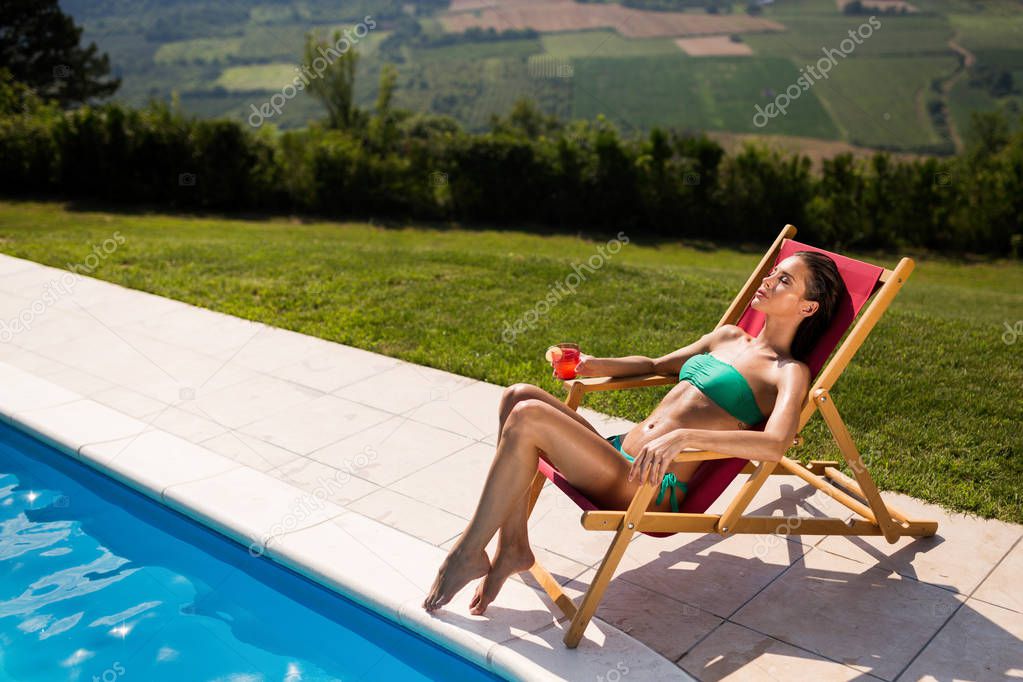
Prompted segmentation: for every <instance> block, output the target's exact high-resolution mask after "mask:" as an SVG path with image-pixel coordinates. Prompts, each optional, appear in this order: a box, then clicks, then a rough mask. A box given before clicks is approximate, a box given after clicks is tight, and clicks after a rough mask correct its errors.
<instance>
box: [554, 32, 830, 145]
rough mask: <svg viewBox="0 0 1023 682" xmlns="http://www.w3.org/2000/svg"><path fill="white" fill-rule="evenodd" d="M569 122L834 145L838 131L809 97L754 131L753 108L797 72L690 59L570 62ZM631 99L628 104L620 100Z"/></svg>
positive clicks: (752, 62)
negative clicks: (600, 120) (602, 121)
mask: <svg viewBox="0 0 1023 682" xmlns="http://www.w3.org/2000/svg"><path fill="white" fill-rule="evenodd" d="M573 63H574V66H575V76H574V78H573V79H572V82H573V86H574V87H573V89H574V92H573V102H574V104H573V111H572V113H573V116H575V117H580V118H592V117H594V116H596V115H597V114H598V113H604V114H605V115H607V116H608V118H609V119H611V120H613V121H616V122H618V123H622V122H627V123H628V124H630V126H635V127H644V126H653V125H660V126H677V127H680V128H684V127H690V128H696V129H706V130H724V131H735V132H747V133H755V132H770V133H773V134H777V135H803V136H807V137H822V138H827V139H835V138H836V137H837V136H838V131H837V130H836V129H835V127H834V126H833V125H832V123H831V121H830V119H829V118H828V114H827V113H826V112H825V110H824V109H823V108H822V107H821V104H820V102H819V101H818V100H817V96H816V95H815V93H814V91H812V90H811V91H809V92H805V93H803V94H802V96H801V97H800V98H798V99H797V100H795V101H794V103H793V104H792V106H791V107H790V108H789V110H788V115H786V116H778V117H777V118H774V119H772V120H771V121H770V122H769V125H768V126H767V127H766V128H763V129H762V128H757V127H756V126H755V125H754V123H753V116H754V114H755V109H754V105H756V104H759V105H761V106H766V105H767V104H768V102H770V101H772V100H773V98H774V95H770V96H767V95H766V94H765V93H767V92H769V91H773V92H774V93H779V92H781V91H783V90H784V89H785V88H786V87H788V86H789V85H791V84H792V83H795V82H796V79H797V78H798V77H799V72H798V70H797V69H796V67H795V66H794V65H793V64H792V63H791V62H789V61H788V60H787V59H783V58H780V57H765V58H760V57H757V58H755V59H750V58H749V57H719V58H714V59H709V58H700V59H695V58H691V57H686V56H684V55H682V54H681V51H680V52H679V54H678V55H677V56H674V57H667V56H662V57H630V58H620V59H610V58H599V59H598V58H591V59H577V60H574V61H573ZM624 92H627V93H629V97H628V98H623V97H621V93H624Z"/></svg>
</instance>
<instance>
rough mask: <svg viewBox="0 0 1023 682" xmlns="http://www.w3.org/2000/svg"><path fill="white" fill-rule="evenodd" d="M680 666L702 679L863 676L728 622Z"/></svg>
mask: <svg viewBox="0 0 1023 682" xmlns="http://www.w3.org/2000/svg"><path fill="white" fill-rule="evenodd" d="M678 665H679V666H680V667H681V668H682V669H683V670H686V671H687V672H689V673H691V674H692V675H693V676H694V677H696V678H697V679H699V680H702V681H703V682H716V681H717V680H728V681H729V682H747V680H748V681H749V682H761V681H762V682H776V681H777V680H814V681H815V682H818V681H819V682H846V681H847V680H862V679H864V676H863V674H862V673H860V672H859V671H857V670H854V669H853V668H850V667H847V666H844V665H842V664H840V663H836V662H834V661H829V660H827V659H826V658H822V657H820V656H817V655H816V654H812V653H810V652H809V651H804V650H803V649H799V648H797V647H794V646H792V645H790V644H786V643H785V642H781V641H779V640H777V639H774V638H773V637H768V636H767V635H764V634H761V633H759V632H756V631H754V630H750V629H749V628H746V627H743V626H741V625H736V624H735V623H728V622H726V623H723V624H722V625H721V627H719V628H718V629H716V630H714V632H712V633H711V635H710V636H709V637H707V638H706V639H705V640H703V641H702V642H700V643H699V644H697V645H696V646H695V647H694V648H693V649H692V650H691V651H689V652H688V653H687V654H686V655H685V656H684V657H683V658H682V659H681V660H680V661H679V662H678Z"/></svg>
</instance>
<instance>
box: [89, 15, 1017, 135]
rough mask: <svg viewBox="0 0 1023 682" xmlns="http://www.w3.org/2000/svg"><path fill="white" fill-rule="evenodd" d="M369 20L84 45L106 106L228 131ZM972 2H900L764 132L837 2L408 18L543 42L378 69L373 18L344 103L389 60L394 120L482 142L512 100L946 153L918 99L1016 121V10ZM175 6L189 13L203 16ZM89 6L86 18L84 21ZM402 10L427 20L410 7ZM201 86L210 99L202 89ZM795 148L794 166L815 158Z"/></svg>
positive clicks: (625, 123) (274, 19) (438, 29)
mask: <svg viewBox="0 0 1023 682" xmlns="http://www.w3.org/2000/svg"><path fill="white" fill-rule="evenodd" d="M374 3H375V0H352V1H351V2H345V3H343V6H342V5H337V6H335V5H334V4H332V3H330V2H320V1H319V0H317V1H316V2H309V1H306V0H275V2H274V3H272V4H269V3H264V4H260V5H256V6H254V7H253V8H252V9H251V11H250V13H249V19H248V21H247V22H244V21H243V22H233V23H230V24H228V23H224V22H221V23H217V22H206V23H204V22H201V21H194V20H193V21H191V22H190V23H189V22H179V20H178V19H179V16H178V14H175V13H174V12H172V11H171V9H170V8H169V7H166V8H165V7H164V6H163V5H162V4H161V3H153V4H152V5H151V6H150V7H149V9H147V10H146V11H145V12H140V13H139V14H138V15H137V16H131V17H121V16H110V17H106V16H104V17H102V18H101V19H98V20H93V21H91V23H89V24H88V25H87V26H86V28H87V30H86V35H85V39H86V40H96V41H97V42H98V44H99V45H100V48H101V49H103V50H109V51H110V52H111V57H112V59H113V61H114V63H115V65H116V68H117V69H119V70H120V72H121V73H123V76H124V81H123V86H122V89H121V91H120V92H119V93H118V96H119V97H120V98H122V99H124V100H126V101H128V102H130V103H132V104H136V105H140V104H143V103H144V102H145V101H146V100H148V99H149V98H150V97H154V96H155V97H161V98H169V96H170V93H171V92H174V91H176V92H179V93H180V94H181V101H182V103H183V105H184V106H185V108H186V109H187V110H188V111H191V112H194V113H197V114H199V115H203V116H212V115H227V116H233V117H235V118H239V119H244V118H245V116H247V115H248V112H249V108H248V105H249V104H250V103H251V102H250V100H251V97H250V96H246V95H239V93H241V92H245V93H250V92H251V91H253V90H263V91H266V92H271V91H273V90H276V89H278V88H280V87H281V86H282V84H283V83H286V82H288V81H290V80H291V78H293V75H294V72H293V70H292V68H291V67H292V65H294V64H296V63H297V62H298V60H299V59H300V58H301V52H302V45H303V41H304V37H305V34H306V32H307V31H309V30H311V29H316V30H318V31H320V32H321V34H322V33H323V32H325V31H330V30H332V29H334V28H337V27H340V26H342V25H345V23H346V20H345V16H348V17H350V18H349V19H348V20H347V21H348V24H347V25H351V22H352V21H353V20H355V18H356V17H361V16H362V15H364V14H372V13H373V12H374V11H376V10H379V9H380V6H379V5H378V4H374ZM984 3H985V0H976V1H974V0H914V1H912V4H913V5H914V6H916V7H918V8H919V9H920V11H919V12H916V13H913V14H910V15H899V16H892V15H878V16H877V18H876V21H879V22H880V28H878V29H876V30H874V31H873V34H872V35H871V36H870V37H869V38H866V39H863V40H862V41H861V44H858V45H856V46H855V48H854V50H853V51H852V52H851V53H850V56H849V57H848V58H847V59H841V61H840V64H839V65H838V66H836V67H835V68H834V69H832V72H831V74H830V75H829V79H828V80H825V81H821V82H819V83H815V85H814V87H813V88H812V89H811V90H810V91H809V92H806V93H804V94H803V95H802V96H801V97H800V98H799V100H798V101H797V102H795V103H794V105H793V106H792V107H791V109H790V111H789V113H788V114H787V115H786V116H782V117H777V118H775V119H773V120H771V121H770V123H769V125H768V126H766V129H757V128H754V127H753V126H752V114H753V110H754V106H755V105H758V104H759V105H761V106H763V105H766V104H767V103H768V102H769V101H770V100H771V99H772V98H773V97H774V96H775V94H776V93H778V92H781V91H782V90H783V89H784V88H785V87H787V86H788V85H790V84H792V83H794V82H795V79H796V78H797V77H798V76H799V69H800V68H805V67H806V66H807V65H815V64H816V63H817V60H819V59H821V58H822V57H823V56H824V53H823V50H825V49H832V50H834V49H840V46H842V45H843V41H845V43H844V44H845V45H848V44H849V37H848V32H849V31H850V30H856V29H857V27H859V26H860V25H862V24H865V23H866V22H867V20H868V16H866V15H857V16H850V15H845V14H843V13H842V12H841V11H840V10H839V9H838V7H837V5H836V0H778V1H777V2H775V3H773V4H770V5H765V6H764V7H763V15H762V16H755V17H754V16H749V15H748V14H746V12H745V11H744V3H740V4H737V5H735V6H734V7H733V11H732V12H731V13H727V14H726V13H721V14H709V13H707V12H704V11H701V10H692V11H685V12H653V11H645V10H634V9H631V8H627V7H623V6H622V5H620V4H619V3H618V2H613V1H610V0H608V1H605V2H588V3H579V2H572V1H570V0H454V2H453V3H452V5H451V11H437V12H435V13H433V14H429V15H428V16H422V15H420V16H419V17H418V20H419V22H420V26H421V31H422V33H423V34H424V35H427V36H437V35H440V34H442V33H444V32H445V26H446V27H447V28H448V29H458V30H460V29H464V28H467V27H469V26H479V27H488V26H489V27H493V28H496V29H498V30H501V29H505V28H524V27H527V26H530V27H533V28H537V29H539V30H541V31H545V32H543V33H542V34H541V35H540V36H539V37H538V38H535V39H528V40H499V41H485V40H483V41H476V42H462V43H459V44H454V45H448V46H443V47H434V48H421V47H412V46H411V45H404V46H401V47H400V49H399V50H397V51H390V52H389V53H388V55H387V56H385V55H382V54H381V53H380V52H379V49H378V48H379V45H380V43H381V41H382V40H383V39H385V38H386V37H387V36H388V35H391V31H392V30H393V29H395V28H398V27H399V24H400V23H401V22H398V21H397V20H396V19H394V18H393V16H392V17H389V18H387V19H384V20H381V21H380V22H379V23H378V27H377V28H376V29H375V30H373V31H371V32H370V34H369V35H368V36H366V37H365V38H364V39H363V40H361V41H360V43H359V45H358V47H357V49H358V51H359V55H360V60H359V66H358V73H357V82H356V92H357V101H358V102H359V103H360V105H366V104H372V102H373V101H374V99H375V95H376V88H377V84H378V78H379V74H380V72H381V69H382V68H383V66H384V61H385V59H394V60H395V61H396V62H397V64H396V65H397V68H398V70H399V80H398V89H397V91H396V93H395V102H396V104H397V105H398V106H402V107H408V108H412V109H414V110H417V111H431V112H434V113H441V114H449V115H452V116H454V117H455V118H456V119H458V120H459V121H461V123H462V124H463V125H465V126H467V127H468V128H470V129H472V130H481V129H486V128H487V126H488V121H489V118H490V116H491V115H492V114H503V113H507V110H508V107H510V106H511V105H512V103H514V101H515V100H516V99H518V98H520V97H528V98H531V99H533V100H535V101H536V102H537V103H538V104H539V105H540V106H541V108H542V109H544V110H545V111H548V112H550V113H554V114H557V115H559V116H564V117H569V116H591V115H594V114H595V113H597V112H604V113H606V114H607V116H608V118H609V120H610V121H611V122H612V123H615V124H616V125H618V126H619V128H621V129H624V130H629V131H636V132H644V131H646V130H647V129H648V128H649V127H650V126H652V125H659V126H673V127H677V128H706V129H708V130H715V131H721V132H732V133H735V134H744V133H759V134H768V135H780V136H787V137H790V138H798V139H800V140H806V139H808V138H817V139H819V140H822V141H834V142H842V143H855V144H857V145H868V146H869V145H875V146H885V147H887V148H892V149H902V150H905V151H907V152H921V151H925V150H926V151H930V152H933V151H934V150H935V149H939V150H940V149H942V148H946V149H950V148H951V146H952V142H951V139H950V138H948V139H946V138H944V137H942V136H943V135H944V134H945V133H944V132H943V131H941V130H938V129H936V128H935V127H934V124H933V121H932V120H931V116H930V113H929V111H928V109H927V105H928V102H929V101H931V100H941V99H942V98H944V99H946V100H947V101H946V102H945V104H946V105H947V110H948V112H949V114H950V116H951V120H952V122H953V123H954V126H955V129H956V130H958V131H960V133H962V132H963V131H965V129H966V128H967V126H968V123H969V118H970V114H971V113H972V112H973V111H977V110H990V109H993V108H997V107H1003V108H1006V107H1007V108H1009V112H1010V117H1011V118H1013V119H1015V118H1018V115H1017V114H1015V113H1013V112H1015V111H1019V110H1021V109H1023V95H1021V94H1009V95H1007V96H1002V95H1001V92H1002V90H1004V88H1002V90H999V89H998V88H997V87H995V85H994V83H995V80H996V79H998V78H1003V80H1004V77H1003V76H1002V74H1003V73H1004V72H1008V73H1009V74H1010V75H1011V76H1012V78H1013V81H1014V83H1015V86H1016V89H1017V90H1018V89H1020V88H1023V10H1021V8H1020V7H1019V5H1018V4H1012V3H1009V2H1006V3H998V4H984ZM192 5H195V7H197V8H199V9H201V7H199V6H200V5H202V2H200V0H194V2H192V3H191V4H190V6H192ZM101 7H102V5H97V8H98V9H97V10H96V11H95V12H96V13H97V14H99V15H102V9H101ZM175 7H177V5H175ZM182 11H184V10H182ZM190 11H191V10H189V12H190ZM196 11H198V10H196ZM418 11H420V12H427V13H429V10H426V9H424V6H420V9H419V10H418ZM187 14H188V12H185V13H184V14H183V15H182V16H185V15H187ZM213 16H216V14H215V13H214V15H213ZM156 17H159V18H160V19H162V21H163V23H164V24H168V25H169V26H170V29H171V30H167V29H166V27H165V29H164V32H165V33H167V35H168V36H169V37H168V38H166V39H161V38H150V37H149V36H148V31H147V27H148V26H150V25H151V24H152V23H153V22H154V21H155V18H156ZM402 21H407V18H406V19H403V20H402ZM405 28H407V26H406V27H405ZM708 32H709V33H708ZM182 33H184V34H185V35H183V36H182V35H179V34H182ZM682 34H688V35H689V37H690V38H692V37H708V38H710V39H713V40H716V41H718V42H717V43H716V44H717V46H718V47H717V48H716V49H715V50H711V52H715V51H716V52H717V54H708V53H707V49H705V48H704V47H701V44H700V43H696V44H692V46H691V49H692V51H693V54H691V55H690V54H686V52H685V51H684V50H683V49H681V48H680V46H679V45H677V44H676V43H675V39H676V38H677V37H679V36H681V35H682ZM734 34H741V37H742V43H732V42H731V41H728V36H731V35H734ZM951 39H956V40H957V41H958V43H959V44H960V45H962V46H963V47H964V48H965V49H967V50H972V51H973V52H974V53H975V54H976V55H977V65H976V67H974V70H973V71H971V73H969V74H966V75H965V76H963V77H959V78H958V80H957V81H956V82H955V87H954V88H953V89H952V90H951V92H950V93H949V94H948V96H947V98H946V97H945V96H944V95H943V94H941V93H940V92H937V91H932V90H931V84H932V82H933V81H935V80H938V81H944V80H945V79H947V78H949V77H950V76H952V74H954V73H956V72H957V69H958V57H957V55H956V53H955V52H954V51H953V50H952V49H951V48H950V47H949V41H950V40H951ZM722 48H729V51H730V50H743V51H745V50H746V49H747V48H748V49H749V50H751V51H752V55H746V57H745V59H746V61H748V62H750V64H747V65H737V64H736V61H737V60H738V59H740V57H738V56H735V55H728V54H724V52H726V51H725V50H723V49H722ZM635 60H640V61H635ZM642 60H651V61H642ZM982 69H988V70H989V71H988V72H987V73H988V75H987V81H986V82H976V83H974V84H973V85H970V84H969V83H970V81H971V80H976V77H977V75H978V73H980V70H982ZM218 87H219V88H223V89H224V90H219V89H218V90H214V88H218ZM995 95H999V96H997V97H996V96H995ZM1012 107H1015V109H1013V108H1012ZM322 115H323V112H322V108H319V105H318V104H317V103H316V102H315V101H314V100H312V99H310V98H309V97H306V96H303V97H300V98H296V100H294V101H293V102H291V103H290V104H289V106H288V109H287V111H286V112H285V114H284V115H282V116H281V117H280V120H279V121H277V123H278V124H279V125H281V126H283V127H295V126H303V125H305V124H306V123H307V122H308V121H309V120H310V119H311V118H316V117H318V116H322ZM807 144H808V146H807V147H806V149H807V151H808V152H810V153H811V154H816V153H818V152H819V150H820V149H821V148H823V147H820V146H819V145H814V144H810V143H807Z"/></svg>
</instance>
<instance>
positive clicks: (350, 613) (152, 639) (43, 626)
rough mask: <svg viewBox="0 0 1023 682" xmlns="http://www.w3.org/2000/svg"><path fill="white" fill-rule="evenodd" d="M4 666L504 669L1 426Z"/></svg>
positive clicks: (59, 669) (18, 676)
mask: <svg viewBox="0 0 1023 682" xmlns="http://www.w3.org/2000/svg"><path fill="white" fill-rule="evenodd" d="M0 679H4V680H7V679H10V680H33V681H36V680H78V681H81V682H88V681H89V680H102V681H103V682H115V681H121V680H123V681H124V682H130V681H131V680H145V681H156V680H175V681H176V682H191V681H192V680H223V681H228V680H230V681H232V682H243V681H244V682H249V681H250V680H251V681H255V680H286V681H287V682H298V681H299V680H334V679H341V680H402V681H405V680H410V681H415V680H452V679H455V680H497V679H499V678H497V677H494V676H493V675H491V674H490V673H488V672H487V671H484V670H482V669H481V668H478V667H476V666H475V665H473V664H471V663H469V662H468V661H466V660H464V659H461V658H459V657H457V656H455V655H453V654H451V653H449V652H447V651H445V650H444V649H442V648H440V647H437V646H435V645H434V644H432V643H430V642H428V641H426V640H425V639H422V638H420V637H419V636H417V635H416V634H414V633H412V632H410V631H408V630H405V629H404V628H402V627H401V626H398V625H396V624H394V623H392V622H390V621H388V620H386V619H384V618H382V617H380V616H378V615H376V614H374V613H372V612H370V611H368V610H366V609H364V608H362V607H360V606H359V605H357V604H355V603H353V602H350V601H348V600H346V599H344V598H342V597H340V596H339V595H337V594H336V593H334V592H331V591H329V590H327V589H325V588H323V587H321V586H320V585H317V584H315V583H313V582H311V581H310V580H307V579H306V578H304V577H302V576H300V575H298V574H296V573H293V572H291V571H289V570H287V569H285V568H283V567H281V566H279V565H277V564H274V563H273V562H271V561H270V560H268V559H265V558H256V557H253V556H251V555H250V554H249V553H248V552H247V551H246V550H245V549H244V548H243V547H241V546H240V545H238V544H236V543H234V542H232V541H230V540H228V539H226V538H224V537H222V536H220V535H218V534H216V533H214V532H213V531H211V530H209V529H207V528H206V527H204V526H202V525H200V524H198V523H195V522H194V521H192V520H191V519H188V518H186V517H184V516H182V515H180V514H177V513H176V512H174V511H172V510H170V509H167V508H166V507H163V506H162V505H160V504H158V503H156V502H154V501H152V500H150V499H148V498H146V497H144V496H142V495H141V494H139V493H137V492H135V491H134V490H131V489H129V488H127V487H126V486H123V485H121V484H120V483H117V482H116V481H114V480H112V479H110V478H107V477H106V476H103V475H102V474H99V473H97V472H95V471H93V470H92V469H90V468H88V467H87V466H85V465H83V464H81V463H79V462H77V461H75V460H73V459H71V458H70V457H67V456H66V455H63V454H61V453H59V452H57V451H56V450H54V449H52V448H50V447H49V446H47V445H44V444H42V443H41V442H39V441H37V440H35V439H32V438H30V437H28V436H26V435H25V434H22V433H20V432H18V431H16V430H14V429H12V428H11V427H9V426H6V425H2V424H0Z"/></svg>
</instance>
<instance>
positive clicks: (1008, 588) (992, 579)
mask: <svg viewBox="0 0 1023 682" xmlns="http://www.w3.org/2000/svg"><path fill="white" fill-rule="evenodd" d="M1021 579H1023V541H1017V542H1016V546H1015V547H1013V548H1012V550H1011V551H1010V552H1009V553H1008V554H1007V555H1006V556H1005V558H1004V559H1002V563H1000V564H998V566H996V567H995V569H994V570H993V571H992V572H991V574H990V575H988V577H987V578H986V579H985V580H984V582H982V583H981V584H980V587H978V588H977V590H976V591H975V592H974V593H973V595H972V596H973V598H974V599H981V600H983V601H986V602H988V603H989V604H995V605H996V606H1001V607H1003V608H1006V609H1011V610H1013V611H1016V612H1018V613H1023V588H1021V585H1020V583H1021Z"/></svg>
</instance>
